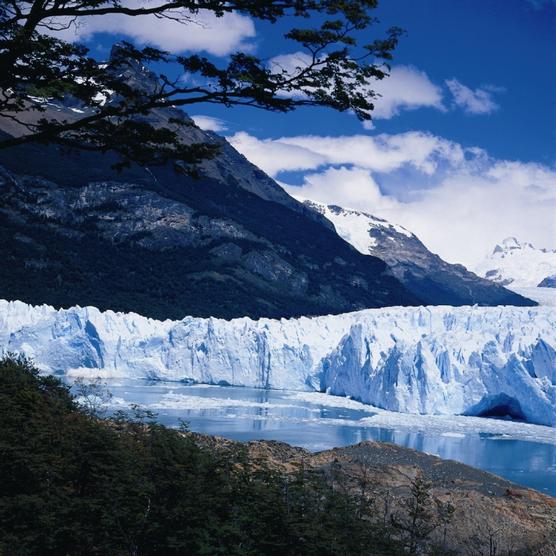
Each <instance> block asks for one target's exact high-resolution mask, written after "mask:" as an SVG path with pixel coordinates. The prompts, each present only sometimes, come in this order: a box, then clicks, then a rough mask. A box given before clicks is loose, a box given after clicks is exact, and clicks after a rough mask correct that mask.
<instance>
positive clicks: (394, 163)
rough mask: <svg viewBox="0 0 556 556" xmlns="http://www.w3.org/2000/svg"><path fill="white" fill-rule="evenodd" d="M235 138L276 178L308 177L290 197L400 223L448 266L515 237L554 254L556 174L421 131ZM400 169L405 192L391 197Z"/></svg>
mask: <svg viewBox="0 0 556 556" xmlns="http://www.w3.org/2000/svg"><path fill="white" fill-rule="evenodd" d="M231 139H232V142H233V144H234V145H235V146H236V148H238V150H240V151H241V152H242V153H243V154H245V156H247V158H249V159H250V160H252V161H253V162H255V163H256V164H258V165H260V166H261V167H262V168H263V169H265V170H266V171H267V172H268V173H270V174H272V175H277V174H278V173H279V172H280V171H283V170H293V169H296V170H307V171H309V173H308V174H307V175H305V176H304V180H303V183H302V185H301V186H291V185H287V184H283V185H284V187H285V188H286V189H287V190H288V192H290V193H291V194H293V195H298V196H302V197H306V198H309V199H314V200H317V201H320V202H324V203H327V204H337V205H340V206H345V207H348V208H355V209H360V210H365V211H368V212H370V213H374V214H376V215H377V216H381V217H383V218H387V219H389V220H391V221H392V222H394V223H399V224H402V225H403V226H405V227H406V228H408V229H410V230H412V231H413V232H415V233H416V234H417V235H418V236H419V237H420V238H421V240H422V241H423V242H424V243H425V244H426V245H427V246H428V247H429V248H430V249H431V250H432V251H434V252H436V253H438V254H439V255H441V256H442V257H443V258H445V259H446V260H448V261H450V262H459V263H463V264H465V265H467V266H469V267H473V266H474V265H475V264H476V263H478V262H479V261H480V260H481V259H482V257H483V256H484V255H485V254H486V253H487V252H489V251H491V250H492V248H493V246H494V245H495V244H496V243H499V242H500V241H501V240H502V239H504V237H507V236H516V237H518V238H520V239H521V240H523V241H530V242H531V243H533V244H534V245H536V246H539V247H547V248H552V249H553V248H556V219H555V217H554V215H555V214H556V168H550V167H547V166H543V165H540V164H528V163H522V162H516V161H504V160H496V159H492V158H490V157H489V156H488V155H487V154H486V153H485V152H484V151H483V150H482V149H479V148H477V147H471V148H463V147H462V146H461V145H458V144H457V143H454V142H452V141H448V140H446V139H443V138H440V137H436V136H433V135H430V134H427V133H421V132H410V133H402V134H398V135H385V134H382V135H376V136H364V135H356V136H349V137H317V136H301V137H283V138H281V139H278V140H269V139H267V140H259V139H256V138H254V137H251V136H250V135H248V134H246V133H243V134H236V135H235V136H234V137H232V138H231ZM399 172H403V178H404V180H405V181H404V182H403V183H404V185H402V187H403V188H404V189H402V190H399V189H398V190H397V192H396V194H394V193H392V189H390V194H385V191H386V189H384V186H385V185H387V184H388V182H389V180H391V179H393V178H394V173H398V174H399ZM396 179H398V180H399V179H400V178H399V175H397V176H396ZM398 187H399V186H398Z"/></svg>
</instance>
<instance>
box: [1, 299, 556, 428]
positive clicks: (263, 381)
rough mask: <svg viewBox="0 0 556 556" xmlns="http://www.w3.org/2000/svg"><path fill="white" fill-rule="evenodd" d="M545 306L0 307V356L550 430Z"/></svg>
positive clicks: (551, 377) (553, 382)
mask: <svg viewBox="0 0 556 556" xmlns="http://www.w3.org/2000/svg"><path fill="white" fill-rule="evenodd" d="M555 347H556V313H555V312H554V310H553V308H551V307H543V306H540V307H534V308H522V307H390V308H382V309H368V310H365V311H359V312H355V313H348V314H342V315H336V316H322V317H313V318H307V317H301V318H299V319H289V320H284V319H282V320H271V319H260V320H251V319H249V318H240V319H234V320H231V321H226V320H221V319H215V318H209V319H200V318H191V317H189V318H186V319H184V320H182V321H171V320H166V321H156V320H152V319H148V318H145V317H141V316H139V315H136V314H133V313H129V314H122V313H114V312H112V311H106V312H101V311H99V310H98V309H96V308H93V307H86V308H80V307H73V308H71V309H68V310H59V311H57V310H55V309H54V308H52V307H49V306H46V305H42V306H38V307H33V306H31V305H27V304H25V303H21V302H8V301H0V349H2V350H5V351H11V352H20V353H25V354H27V355H28V356H30V357H32V358H33V360H34V362H35V363H36V364H37V365H38V366H39V368H41V369H42V370H44V371H46V372H52V373H62V374H64V373H65V374H67V375H69V376H80V375H81V376H89V377H92V376H104V377H131V378H140V377H147V378H151V379H164V380H176V381H177V380H189V381H197V382H201V383H210V384H231V385H239V386H251V387H258V388H278V389H288V390H304V391H310V390H319V391H328V392H329V393H331V394H337V395H342V396H353V397H354V398H357V399H359V400H361V401H363V402H365V403H370V404H373V405H376V406H379V407H382V408H385V409H390V410H394V411H402V412H409V413H432V414H460V413H466V414H471V415H507V414H508V415H511V416H514V417H520V418H524V419H526V420H528V421H530V422H534V423H540V424H546V425H552V426H556V350H555Z"/></svg>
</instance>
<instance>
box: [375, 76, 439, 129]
mask: <svg viewBox="0 0 556 556" xmlns="http://www.w3.org/2000/svg"><path fill="white" fill-rule="evenodd" d="M373 89H374V90H375V91H376V92H377V93H379V94H380V95H381V97H380V98H377V99H376V101H375V109H374V111H373V117H374V118H376V119H390V118H392V117H394V116H397V115H398V114H399V113H400V112H401V111H402V110H415V109H417V108H436V109H437V110H445V107H444V105H443V104H442V90H441V89H440V87H437V86H436V85H435V84H434V83H433V82H432V81H431V80H430V79H429V77H428V75H427V74H426V73H425V72H424V71H421V70H419V69H417V68H415V67H413V66H394V67H393V68H392V70H391V71H390V76H389V77H385V78H384V79H382V80H381V81H377V82H376V84H375V85H373Z"/></svg>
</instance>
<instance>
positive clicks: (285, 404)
mask: <svg viewBox="0 0 556 556" xmlns="http://www.w3.org/2000/svg"><path fill="white" fill-rule="evenodd" d="M108 388H109V390H110V391H111V392H112V394H113V398H112V401H111V404H110V405H111V410H116V409H125V408H127V407H128V406H129V404H131V403H137V404H140V405H141V406H143V407H145V408H147V409H150V410H152V411H154V412H156V413H157V420H158V421H159V422H161V423H164V424H165V425H168V426H177V425H178V424H179V420H180V419H183V420H185V421H187V422H188V424H189V428H190V429H191V430H192V431H196V432H201V433H206V434H214V435H220V436H224V437H226V438H230V439H234V440H260V439H266V440H279V441H282V442H287V443H288V444H292V445H295V446H301V447H304V448H306V449H308V450H312V451H318V450H325V449H328V448H333V447H337V446H346V445H349V444H355V443H357V442H361V441H363V440H379V441H386V442H393V443H395V444H399V445H401V446H405V447H408V448H414V449H416V450H420V451H424V452H427V453H429V454H434V455H437V456H440V457H441V458H446V459H453V460H457V461H460V462H462V463H466V464H469V465H472V466H474V467H478V468H480V469H483V470H485V471H490V472H492V473H495V474H497V475H500V476H502V477H505V478H506V479H509V480H511V481H514V482H515V483H518V484H521V485H524V486H529V487H532V488H535V489H537V490H540V491H542V492H545V493H547V494H550V495H552V496H554V497H556V429H554V428H550V427H543V426H538V425H531V424H527V423H518V422H508V421H502V420H495V419H483V418H478V417H462V416H420V415H408V414H400V413H395V412H390V411H385V410H381V409H377V408H373V407H371V406H367V405H364V404H361V403H359V402H356V401H354V400H350V399H347V398H341V397H336V396H329V395H326V394H321V393H317V392H293V391H281V390H259V389H254V388H238V387H227V386H226V387H225V386H208V385H185V384H182V383H174V382H150V381H143V380H123V381H112V382H109V383H108Z"/></svg>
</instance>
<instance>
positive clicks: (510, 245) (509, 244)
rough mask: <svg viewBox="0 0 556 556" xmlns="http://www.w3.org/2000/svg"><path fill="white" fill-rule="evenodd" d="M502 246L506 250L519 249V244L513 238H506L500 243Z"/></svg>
mask: <svg viewBox="0 0 556 556" xmlns="http://www.w3.org/2000/svg"><path fill="white" fill-rule="evenodd" d="M502 245H503V246H504V247H505V248H506V249H520V248H521V243H519V241H517V238H515V237H507V238H506V239H505V240H504V241H503V242H502Z"/></svg>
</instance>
